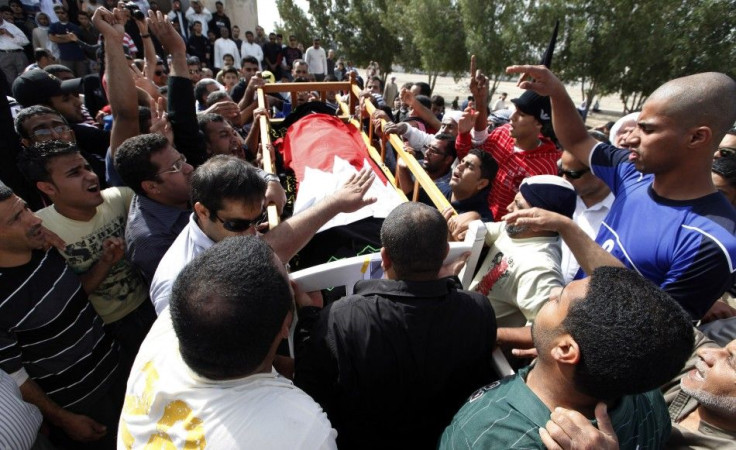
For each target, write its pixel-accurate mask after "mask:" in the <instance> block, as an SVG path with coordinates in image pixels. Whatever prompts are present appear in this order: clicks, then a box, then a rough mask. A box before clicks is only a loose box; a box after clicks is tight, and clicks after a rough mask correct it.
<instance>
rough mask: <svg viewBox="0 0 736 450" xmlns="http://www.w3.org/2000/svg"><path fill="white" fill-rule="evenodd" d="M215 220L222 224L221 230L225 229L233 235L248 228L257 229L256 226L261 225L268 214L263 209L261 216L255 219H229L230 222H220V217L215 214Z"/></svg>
mask: <svg viewBox="0 0 736 450" xmlns="http://www.w3.org/2000/svg"><path fill="white" fill-rule="evenodd" d="M215 218H216V219H217V220H219V221H220V222H222V228H224V229H226V230H227V231H232V232H233V233H240V232H243V231H245V230H247V229H248V228H250V227H257V226H258V224H260V223H263V222H265V221H266V219H267V218H268V212H267V211H266V210H265V209H264V210H263V211H262V212H261V215H260V216H258V217H256V218H255V219H251V220H247V219H230V220H222V219H221V218H220V216H218V215H217V214H215Z"/></svg>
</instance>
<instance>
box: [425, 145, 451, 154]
mask: <svg viewBox="0 0 736 450" xmlns="http://www.w3.org/2000/svg"><path fill="white" fill-rule="evenodd" d="M424 153H426V154H427V155H429V154H430V153H431V154H433V155H437V156H446V155H447V153H445V152H443V151H442V150H440V149H438V148H437V147H433V146H431V145H425V146H424Z"/></svg>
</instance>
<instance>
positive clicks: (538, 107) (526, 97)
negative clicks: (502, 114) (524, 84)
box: [511, 91, 552, 123]
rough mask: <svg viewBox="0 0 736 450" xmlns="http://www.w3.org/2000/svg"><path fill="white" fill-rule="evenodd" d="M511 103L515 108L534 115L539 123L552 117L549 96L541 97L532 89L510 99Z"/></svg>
mask: <svg viewBox="0 0 736 450" xmlns="http://www.w3.org/2000/svg"><path fill="white" fill-rule="evenodd" d="M511 103H513V104H514V105H516V109H518V110H519V111H521V112H523V113H524V114H529V115H530V116H534V118H535V119H537V120H538V121H539V122H541V123H547V122H549V121H550V120H551V119H552V118H551V116H550V112H551V111H552V106H551V105H550V103H549V97H543V96H541V95H539V94H537V93H536V92H534V91H526V92H524V93H523V94H522V95H521V97H519V98H515V99H513V100H511Z"/></svg>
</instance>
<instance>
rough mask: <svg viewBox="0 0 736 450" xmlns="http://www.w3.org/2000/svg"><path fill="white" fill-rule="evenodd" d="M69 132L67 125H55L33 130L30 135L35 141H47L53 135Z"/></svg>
mask: <svg viewBox="0 0 736 450" xmlns="http://www.w3.org/2000/svg"><path fill="white" fill-rule="evenodd" d="M71 130H72V129H71V128H70V127H69V125H55V126H53V127H44V128H39V129H37V130H34V131H33V133H32V135H33V137H34V138H36V139H49V138H52V137H53V136H54V135H55V134H56V135H59V134H62V133H68V132H70V131H71Z"/></svg>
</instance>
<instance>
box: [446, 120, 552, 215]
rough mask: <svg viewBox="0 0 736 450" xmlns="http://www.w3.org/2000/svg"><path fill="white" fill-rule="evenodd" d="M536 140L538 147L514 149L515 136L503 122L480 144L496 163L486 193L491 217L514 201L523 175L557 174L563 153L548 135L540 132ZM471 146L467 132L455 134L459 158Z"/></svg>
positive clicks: (524, 176) (504, 213)
mask: <svg viewBox="0 0 736 450" xmlns="http://www.w3.org/2000/svg"><path fill="white" fill-rule="evenodd" d="M539 140H540V144H539V147H537V148H535V149H534V150H528V151H524V150H521V149H515V143H516V140H515V139H514V138H512V137H511V132H510V126H509V125H504V126H502V127H499V128H496V129H495V130H493V131H492V132H491V134H490V135H488V138H486V140H485V141H483V144H481V146H480V148H482V149H483V150H484V151H486V152H488V153H490V154H491V155H492V156H493V158H494V159H495V160H496V162H497V163H498V173H497V174H496V178H495V179H494V180H493V185H492V187H491V191H490V192H489V193H488V207H489V208H490V210H491V212H492V213H493V218H494V220H501V217H503V216H505V215H506V213H507V210H506V207H507V206H508V205H509V204H510V203H511V202H512V201H514V196H516V193H517V192H519V185H520V184H521V182H522V180H524V178H528V177H531V176H534V175H545V174H546V175H557V160H558V159H560V156H561V154H562V153H561V152H560V151H559V150H557V148H556V147H555V145H554V144H553V143H552V141H550V140H549V139H547V138H545V137H541V136H540V138H539ZM471 148H473V142H472V139H471V137H470V133H464V134H458V136H457V139H456V141H455V150H456V151H457V157H458V160H462V159H463V158H464V157H465V155H467V154H468V151H469V150H470V149H471Z"/></svg>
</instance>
